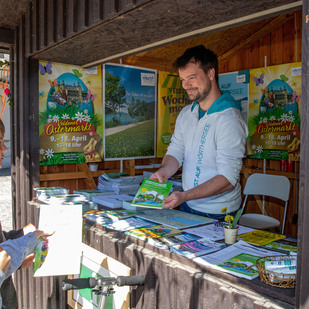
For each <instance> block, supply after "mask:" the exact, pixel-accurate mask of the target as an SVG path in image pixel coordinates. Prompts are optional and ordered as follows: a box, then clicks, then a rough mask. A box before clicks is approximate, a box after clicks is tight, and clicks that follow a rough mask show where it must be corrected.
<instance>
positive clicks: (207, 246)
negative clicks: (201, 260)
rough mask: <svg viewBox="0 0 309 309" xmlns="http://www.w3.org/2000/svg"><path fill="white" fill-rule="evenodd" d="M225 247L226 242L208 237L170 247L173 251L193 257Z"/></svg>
mask: <svg viewBox="0 0 309 309" xmlns="http://www.w3.org/2000/svg"><path fill="white" fill-rule="evenodd" d="M223 248H225V244H224V243H218V242H215V241H211V240H208V239H199V240H192V241H188V242H185V243H182V244H179V245H175V246H172V247H171V248H170V249H171V251H172V252H173V253H176V254H180V255H182V256H184V257H186V258H189V259H192V258H195V257H197V256H200V255H204V254H208V253H211V252H214V251H218V250H221V249H223Z"/></svg>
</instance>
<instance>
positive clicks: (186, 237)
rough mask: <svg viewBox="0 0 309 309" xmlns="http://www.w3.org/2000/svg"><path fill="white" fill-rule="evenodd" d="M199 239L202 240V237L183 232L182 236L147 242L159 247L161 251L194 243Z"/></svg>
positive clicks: (160, 238)
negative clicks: (186, 243) (193, 241)
mask: <svg viewBox="0 0 309 309" xmlns="http://www.w3.org/2000/svg"><path fill="white" fill-rule="evenodd" d="M198 239H201V237H199V236H196V235H193V234H189V233H185V232H182V233H181V234H175V235H167V236H163V237H155V238H149V239H148V241H147V242H148V243H149V244H151V245H153V246H155V247H158V248H161V249H168V248H170V247H171V246H175V245H179V244H183V243H185V242H188V241H192V240H198Z"/></svg>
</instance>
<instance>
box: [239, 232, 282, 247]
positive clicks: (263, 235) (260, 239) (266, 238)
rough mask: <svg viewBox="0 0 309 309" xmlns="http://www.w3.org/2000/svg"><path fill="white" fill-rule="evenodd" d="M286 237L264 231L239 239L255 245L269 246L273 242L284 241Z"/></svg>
mask: <svg viewBox="0 0 309 309" xmlns="http://www.w3.org/2000/svg"><path fill="white" fill-rule="evenodd" d="M283 238H285V235H282V234H277V233H272V232H268V231H264V230H254V231H251V232H248V233H245V234H242V235H238V236H237V239H241V240H243V241H245V242H248V243H250V244H253V245H259V246H263V245H267V244H269V243H271V242H273V241H276V240H279V239H283Z"/></svg>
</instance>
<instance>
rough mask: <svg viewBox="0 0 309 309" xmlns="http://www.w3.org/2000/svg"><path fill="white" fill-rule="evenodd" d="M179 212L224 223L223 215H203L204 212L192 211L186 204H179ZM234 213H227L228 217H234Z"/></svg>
mask: <svg viewBox="0 0 309 309" xmlns="http://www.w3.org/2000/svg"><path fill="white" fill-rule="evenodd" d="M179 210H180V211H183V212H188V213H190V214H194V215H199V216H203V217H208V218H211V219H214V220H219V221H224V217H225V214H208V213H205V212H201V211H197V210H194V209H192V208H190V207H189V206H188V204H187V203H186V202H184V203H182V204H180V208H179ZM236 212H237V210H236V211H233V212H231V213H229V215H231V216H233V217H234V216H235V214H236Z"/></svg>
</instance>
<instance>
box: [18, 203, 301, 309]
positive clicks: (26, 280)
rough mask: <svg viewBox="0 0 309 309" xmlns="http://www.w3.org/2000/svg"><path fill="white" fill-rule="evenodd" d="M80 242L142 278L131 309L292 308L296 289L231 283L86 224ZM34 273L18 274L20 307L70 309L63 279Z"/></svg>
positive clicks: (31, 214)
mask: <svg viewBox="0 0 309 309" xmlns="http://www.w3.org/2000/svg"><path fill="white" fill-rule="evenodd" d="M39 207H40V204H39V203H36V202H28V204H27V209H26V218H25V219H26V220H27V221H28V222H32V223H34V224H35V225H38V215H39ZM83 242H84V243H85V244H86V245H89V246H91V247H92V248H94V249H96V250H98V251H100V252H103V253H104V254H106V255H107V256H109V257H111V258H113V259H115V260H117V261H119V262H120V263H123V264H124V265H126V266H128V267H129V268H131V275H145V277H146V283H145V285H144V286H142V287H133V288H132V293H131V297H130V301H131V308H140V309H141V308H142V309H152V308H156V309H157V308H158V309H167V308H168V309H170V308H179V309H192V308H194V309H198V308H201V309H204V308H235V307H237V308H244V309H250V308H259V309H261V308H265V309H266V308H274V307H280V308H291V309H292V308H295V289H281V288H275V287H271V286H268V285H266V284H265V283H263V282H261V280H260V279H259V278H256V279H254V280H246V279H242V278H238V277H234V276H232V275H230V274H227V273H224V272H220V271H217V270H214V269H212V268H210V267H206V266H202V265H198V264H196V263H195V262H193V261H192V260H189V259H187V258H185V257H182V256H179V255H176V254H174V253H171V252H170V251H169V250H163V249H159V248H156V247H154V246H152V245H150V244H147V243H144V242H143V241H141V240H138V239H135V238H132V237H130V236H127V235H125V234H124V233H121V232H116V231H111V230H109V229H106V228H105V227H103V226H101V225H99V224H95V223H93V222H90V221H85V222H84V232H83ZM59 254H61V253H59ZM32 271H33V269H32V267H30V268H28V269H22V270H19V271H17V272H16V280H15V282H16V285H17V292H18V299H19V304H20V307H21V308H31V309H42V308H59V309H60V308H68V307H67V305H66V304H67V294H66V293H65V292H63V291H62V290H61V282H62V280H63V279H64V278H65V277H64V276H58V277H42V278H33V275H32ZM25 287H26V290H25ZM25 291H26V293H25Z"/></svg>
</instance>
